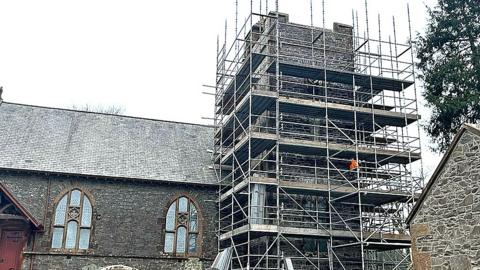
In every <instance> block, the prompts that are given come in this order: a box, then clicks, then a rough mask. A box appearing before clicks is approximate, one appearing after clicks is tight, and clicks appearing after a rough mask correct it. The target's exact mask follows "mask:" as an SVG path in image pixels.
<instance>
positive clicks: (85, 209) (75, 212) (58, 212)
mask: <svg viewBox="0 0 480 270" xmlns="http://www.w3.org/2000/svg"><path fill="white" fill-rule="evenodd" d="M92 215H93V207H92V202H91V200H90V199H89V197H88V196H87V195H86V194H85V192H83V191H82V190H80V189H72V190H70V191H68V192H67V193H66V194H65V195H63V196H62V197H61V198H60V200H59V201H58V202H57V204H56V206H55V212H54V216H53V229H52V245H51V247H52V248H53V249H64V250H72V251H77V250H88V248H89V247H90V237H91V234H92Z"/></svg>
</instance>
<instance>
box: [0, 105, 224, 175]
mask: <svg viewBox="0 0 480 270" xmlns="http://www.w3.org/2000/svg"><path fill="white" fill-rule="evenodd" d="M212 136H213V128H212V127H210V126H204V125H196V124H187V123H178V122H169V121H161V120H154V119H144V118H135V117H128V116H118V115H109V114H101V113H91V112H82V111H75V110H66V109H57V108H46V107H39V106H32V105H23V104H15V103H6V102H3V103H2V104H1V105H0V168H1V169H14V170H32V171H45V172H55V173H66V174H78V175H89V176H104V177H113V178H125V179H144V180H159V181H173V182H188V183H199V184H215V183H216V178H215V175H214V172H213V170H212V169H210V168H209V167H211V165H212V161H211V154H209V153H208V152H207V150H208V149H211V144H212Z"/></svg>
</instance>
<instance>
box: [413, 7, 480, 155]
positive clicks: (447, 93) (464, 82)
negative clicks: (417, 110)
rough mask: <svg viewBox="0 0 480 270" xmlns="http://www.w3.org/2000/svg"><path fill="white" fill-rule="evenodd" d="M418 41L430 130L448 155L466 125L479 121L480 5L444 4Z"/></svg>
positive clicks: (432, 13) (432, 14) (432, 15)
mask: <svg viewBox="0 0 480 270" xmlns="http://www.w3.org/2000/svg"><path fill="white" fill-rule="evenodd" d="M428 13H429V17H430V18H429V21H428V24H427V27H426V32H425V34H424V35H423V36H422V35H418V37H417V40H416V45H417V57H418V58H419V60H420V62H419V63H418V68H419V70H420V78H421V79H422V80H423V81H424V87H425V92H424V93H423V96H424V98H425V100H426V102H427V106H428V107H429V108H431V109H432V117H431V120H430V122H429V123H428V125H427V126H426V130H427V132H428V133H429V135H430V136H431V137H433V139H434V140H435V141H436V142H437V145H436V146H435V147H433V148H434V150H436V151H444V150H446V149H447V147H448V146H449V144H450V142H451V140H452V138H453V136H454V135H455V133H456V132H457V131H458V129H459V128H460V127H461V125H462V124H463V123H465V122H468V123H479V122H480V0H439V1H438V5H437V6H435V7H434V8H430V9H429V10H428Z"/></svg>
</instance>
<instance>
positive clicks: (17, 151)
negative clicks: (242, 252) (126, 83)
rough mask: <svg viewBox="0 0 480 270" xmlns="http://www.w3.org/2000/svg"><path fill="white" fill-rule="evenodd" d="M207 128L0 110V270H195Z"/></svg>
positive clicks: (208, 186)
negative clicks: (131, 269) (186, 269)
mask: <svg viewBox="0 0 480 270" xmlns="http://www.w3.org/2000/svg"><path fill="white" fill-rule="evenodd" d="M212 133H213V128H212V127H210V126H204V125H197V124H187V123H178V122H169V121H160V120H154V119H144V118H136V117H128V116H120V115H110V114H102V113H92V112H83V111H75V110H66V109H57V108H47V107H38V106H31V105H22V104H14V103H7V102H3V103H1V104H0V237H1V238H0V269H8V270H20V269H25V270H27V269H28V270H47V269H48V270H54V269H55V270H57V269H58V270H63V269H82V270H96V269H102V268H105V267H109V266H112V265H123V266H126V267H124V268H118V267H117V268H108V269H130V268H127V267H132V268H134V269H145V270H148V269H185V268H188V269H202V268H204V267H206V266H209V265H210V264H211V262H212V260H213V259H214V257H215V255H216V253H217V239H216V235H215V228H216V220H217V218H218V217H217V216H216V214H215V213H216V212H217V210H216V207H217V205H216V203H215V200H216V198H217V195H216V192H217V191H218V190H217V185H216V182H217V180H216V177H215V173H214V171H213V169H212V167H211V164H212V162H211V151H210V152H209V149H210V148H211V146H210V145H211V144H212V142H211V140H212Z"/></svg>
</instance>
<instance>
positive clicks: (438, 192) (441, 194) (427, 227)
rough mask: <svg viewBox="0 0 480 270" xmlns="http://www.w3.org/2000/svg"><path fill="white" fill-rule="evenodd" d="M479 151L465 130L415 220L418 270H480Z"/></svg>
mask: <svg viewBox="0 0 480 270" xmlns="http://www.w3.org/2000/svg"><path fill="white" fill-rule="evenodd" d="M479 149H480V137H478V136H476V135H475V134H472V133H470V132H469V131H465V133H464V134H463V136H462V138H460V140H459V142H458V144H457V146H456V148H455V149H454V150H453V152H452V154H451V156H450V159H449V160H448V161H447V162H446V164H445V167H444V168H443V171H442V172H441V173H440V175H439V177H438V178H437V179H436V182H435V183H434V184H433V186H432V188H431V189H430V191H429V193H428V194H427V196H426V198H425V200H424V202H423V204H422V205H421V206H420V208H419V210H418V212H417V214H416V216H415V217H414V219H413V220H412V225H411V226H410V231H411V235H412V253H413V261H414V265H415V267H416V268H415V269H480V268H478V267H480V181H479V180H480V166H479V164H480V151H479Z"/></svg>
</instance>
